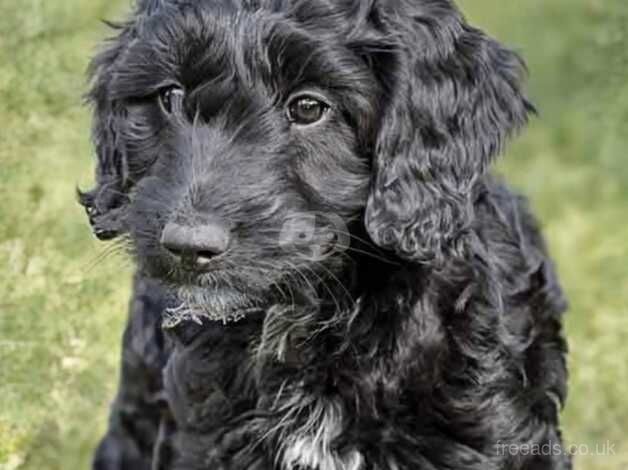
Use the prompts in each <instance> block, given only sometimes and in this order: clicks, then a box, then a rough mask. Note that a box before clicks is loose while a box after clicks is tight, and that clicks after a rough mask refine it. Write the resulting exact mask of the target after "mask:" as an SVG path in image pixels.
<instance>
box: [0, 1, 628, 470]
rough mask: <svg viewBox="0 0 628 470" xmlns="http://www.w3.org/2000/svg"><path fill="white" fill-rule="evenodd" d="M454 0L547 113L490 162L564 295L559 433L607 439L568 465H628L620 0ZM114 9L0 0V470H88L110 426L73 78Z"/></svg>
mask: <svg viewBox="0 0 628 470" xmlns="http://www.w3.org/2000/svg"><path fill="white" fill-rule="evenodd" d="M460 4H461V7H462V8H463V9H464V11H465V12H466V13H467V15H468V16H469V18H470V19H471V20H472V21H473V22H474V23H476V24H479V25H480V26H482V27H483V28H485V29H487V30H488V31H489V32H490V33H492V34H493V35H494V36H497V37H498V38H499V39H501V40H502V41H504V42H506V43H508V44H510V45H511V46H513V47H515V48H517V49H518V50H520V51H521V53H522V54H523V55H524V56H525V57H526V59H527V61H528V63H529V68H530V72H531V78H530V84H529V87H530V92H531V96H532V97H533V98H534V100H535V101H536V102H537V104H538V105H539V108H540V110H541V115H540V117H539V118H538V119H536V120H535V121H534V122H533V123H532V125H531V126H530V128H529V129H528V130H527V132H526V133H525V134H524V135H523V136H522V137H521V138H519V139H518V140H517V141H516V142H515V143H514V144H513V145H512V146H511V147H510V149H509V152H508V154H507V156H506V158H504V159H503V163H501V168H500V170H501V171H502V172H503V173H505V174H506V175H507V177H508V178H509V180H510V181H511V182H512V183H513V184H514V185H515V186H516V187H518V188H519V189H520V190H522V191H523V192H525V193H526V194H527V195H529V197H530V198H531V200H532V202H533V205H534V207H535V209H536V210H537V212H538V214H539V216H540V218H541V220H542V221H543V225H544V229H545V232H546V234H547V236H548V238H549V241H550V245H551V249H552V252H553V254H554V256H555V258H556V260H557V262H558V266H559V270H560V273H561V276H562V279H563V282H564V285H565V287H566V290H567V292H568V295H569V298H570V300H571V310H570V312H569V314H568V316H567V319H566V322H567V330H568V333H569V340H570V344H571V355H570V367H571V388H570V399H569V404H568V406H567V409H566V410H565V413H564V427H565V432H566V436H567V439H568V441H569V442H570V443H573V444H587V445H589V446H590V451H592V452H595V451H596V449H595V447H594V446H595V445H596V444H598V445H602V444H603V443H605V442H606V441H610V442H611V443H612V444H613V445H614V448H613V452H608V453H607V454H609V455H588V456H586V455H583V456H579V457H578V458H577V461H576V462H577V464H576V468H580V469H583V470H606V469H609V470H610V469H613V470H615V469H628V224H627V223H626V217H627V216H628V165H627V164H626V162H625V159H626V149H627V148H628V80H627V75H628V52H627V49H628V2H626V1H625V0H520V1H514V0H511V1H505V0H461V1H460ZM125 8H126V0H0V469H2V470H16V469H33V470H74V469H81V468H87V467H88V465H89V458H90V453H91V451H92V448H93V446H94V444H95V442H96V440H97V439H98V437H99V436H100V435H101V433H102V432H103V430H104V428H105V424H106V413H107V406H108V403H109V401H110V399H111V398H112V396H113V394H114V390H115V386H116V381H117V373H118V369H117V364H118V355H119V346H120V342H119V338H120V335H121V331H122V327H123V324H124V320H125V314H126V302H127V299H128V295H129V278H130V266H129V262H128V261H125V260H124V258H121V257H116V256H107V253H106V248H103V246H101V245H99V244H97V243H96V242H95V241H93V240H92V238H91V236H90V232H89V229H88V227H87V225H86V221H85V217H84V216H83V213H82V211H81V209H80V208H79V207H78V206H77V205H76V204H75V203H74V199H73V198H74V186H75V184H77V183H80V184H83V185H85V186H87V185H89V183H90V181H91V172H92V161H91V159H90V155H91V149H90V144H89V140H88V133H89V116H88V111H87V110H86V109H85V108H84V107H83V106H82V104H81V94H82V92H83V91H84V90H85V81H84V75H83V71H84V69H85V66H86V61H87V60H88V58H89V56H90V55H91V53H92V51H93V49H94V47H95V44H96V43H97V41H98V40H99V39H100V38H102V37H104V36H105V35H106V34H108V32H107V31H106V29H105V27H104V26H102V25H101V24H100V23H99V21H98V20H99V19H100V18H109V19H115V18H120V17H121V15H122V14H123V12H124V11H125ZM598 450H602V449H601V448H600V449H598ZM613 454H614V455H613Z"/></svg>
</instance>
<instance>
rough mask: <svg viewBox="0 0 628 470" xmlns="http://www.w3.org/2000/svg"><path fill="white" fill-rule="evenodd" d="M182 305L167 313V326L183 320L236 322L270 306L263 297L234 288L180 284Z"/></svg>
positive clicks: (165, 325) (179, 292) (179, 301)
mask: <svg viewBox="0 0 628 470" xmlns="http://www.w3.org/2000/svg"><path fill="white" fill-rule="evenodd" d="M177 299H178V306H176V307H174V308H170V309H168V310H167V312H166V318H165V320H164V327H166V328H169V327H174V326H176V325H177V324H179V323H181V322H182V321H194V322H196V323H199V324H202V323H203V321H204V320H205V321H212V322H222V323H224V324H228V323H236V322H240V321H242V320H244V319H245V318H247V317H248V316H250V315H253V314H256V313H261V312H263V311H264V310H265V308H266V307H267V306H266V305H265V304H264V302H263V301H262V300H261V298H260V297H258V296H255V295H252V294H247V293H243V292H242V291H239V290H237V289H233V288H231V287H198V286H191V285H186V286H180V287H178V288H177Z"/></svg>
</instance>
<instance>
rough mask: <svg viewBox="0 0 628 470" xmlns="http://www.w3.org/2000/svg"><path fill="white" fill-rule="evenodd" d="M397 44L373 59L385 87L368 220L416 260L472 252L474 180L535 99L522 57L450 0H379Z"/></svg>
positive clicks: (381, 16) (379, 238) (377, 235)
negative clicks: (468, 242)
mask: <svg viewBox="0 0 628 470" xmlns="http://www.w3.org/2000/svg"><path fill="white" fill-rule="evenodd" d="M371 18H372V22H373V23H375V24H376V26H377V27H378V29H380V30H381V31H383V32H384V34H385V35H386V36H388V37H389V38H391V39H390V41H391V42H392V44H389V46H388V51H385V52H383V53H382V52H381V51H380V52H379V53H378V55H379V58H378V59H377V60H375V61H372V62H373V63H374V64H375V65H374V67H376V72H377V73H378V74H379V76H380V77H381V80H382V82H383V84H384V87H385V89H386V90H387V96H386V98H385V99H384V103H383V106H384V113H383V117H382V121H381V123H380V129H379V132H378V134H377V136H376V145H375V161H374V172H375V174H374V180H373V187H372V191H371V194H370V197H369V201H368V204H367V207H366V217H365V219H366V228H367V230H368V232H369V234H370V236H371V238H372V239H373V241H374V242H376V243H377V244H378V245H379V246H381V247H383V248H386V249H389V250H392V251H394V252H395V253H396V254H397V255H398V256H400V257H402V258H404V259H407V260H410V261H415V262H420V263H425V264H431V265H441V264H442V263H443V262H444V261H446V260H447V259H449V258H450V257H451V256H461V257H463V256H465V238H466V237H465V234H466V233H468V230H469V226H470V223H471V221H472V219H473V201H472V188H473V186H474V183H475V182H476V181H477V180H478V178H479V177H480V176H481V175H482V174H483V173H484V172H485V171H486V170H487V167H488V166H489V164H490V163H491V160H492V158H493V157H494V156H495V155H497V154H498V153H499V152H500V151H501V149H502V147H503V144H504V141H505V140H506V139H507V137H508V136H509V135H510V134H512V133H513V132H514V131H515V130H517V129H518V128H520V127H521V126H522V125H524V124H525V123H526V121H527V116H528V113H529V112H530V111H533V107H532V105H531V104H530V103H529V102H528V101H527V99H526V98H525V96H524V95H523V93H522V89H521V86H522V85H521V84H522V79H523V78H524V76H525V66H524V64H523V62H522V60H521V59H520V58H519V57H518V56H517V55H516V54H515V53H513V52H512V51H510V50H508V49H506V48H504V47H503V46H501V45H500V44H499V43H497V42H496V41H494V40H492V39H491V38H489V37H487V36H486V35H485V34H484V33H482V32H481V31H479V30H477V29H475V28H473V27H471V26H469V25H468V24H466V23H465V21H464V19H463V17H462V15H461V14H460V13H459V11H458V10H457V9H456V7H455V6H454V5H453V3H452V2H450V1H449V0H395V1H394V2H393V1H389V0H375V1H374V6H373V11H372V12H371Z"/></svg>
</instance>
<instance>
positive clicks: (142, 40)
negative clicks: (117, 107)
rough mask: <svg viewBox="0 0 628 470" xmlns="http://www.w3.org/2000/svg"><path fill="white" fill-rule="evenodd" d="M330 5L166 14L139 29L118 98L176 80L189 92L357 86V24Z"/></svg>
mask: <svg viewBox="0 0 628 470" xmlns="http://www.w3.org/2000/svg"><path fill="white" fill-rule="evenodd" d="M330 4H331V3H328V2H322V1H320V0H310V2H309V3H304V2H298V1H287V2H279V1H276V2H270V1H267V2H258V3H256V2H244V3H242V2H236V1H235V0H233V1H222V0H212V1H205V2H198V3H194V4H186V5H181V6H177V7H173V6H171V7H170V8H164V9H162V10H160V11H159V12H158V13H155V14H153V15H150V17H147V18H145V19H144V20H143V21H142V23H141V24H140V25H139V26H138V35H137V38H136V39H135V40H134V42H133V44H131V45H130V47H129V49H128V50H127V53H126V54H125V58H124V59H123V60H122V61H121V62H120V63H119V67H118V68H119V71H118V73H117V74H115V81H116V84H115V86H114V87H113V88H114V89H115V90H116V91H115V92H114V94H116V95H118V96H116V97H118V98H124V97H128V96H136V95H137V94H142V93H143V94H148V93H152V92H154V90H155V89H157V88H159V87H160V86H163V85H164V83H167V82H171V81H176V82H179V83H181V84H183V85H184V86H186V87H189V88H190V89H193V88H195V87H197V86H201V85H203V84H206V83H209V82H212V81H215V80H218V81H222V82H225V81H230V80H231V81H239V82H246V83H247V84H249V85H251V86H252V87H257V88H259V87H260V85H264V84H266V85H269V87H271V88H272V87H279V88H289V87H290V86H291V85H293V84H294V82H312V83H319V82H321V81H325V82H330V83H333V82H334V81H335V83H336V85H338V86H344V85H346V86H348V87H352V86H353V87H354V86H355V83H356V80H359V78H360V77H361V76H362V75H364V70H363V69H364V63H363V62H362V61H361V60H360V59H359V58H358V57H357V56H355V55H354V54H352V53H351V51H350V50H349V49H348V48H347V47H345V46H346V44H345V39H346V34H345V30H346V29H347V27H350V25H348V23H347V22H346V21H344V20H342V19H341V17H340V15H339V14H338V12H337V11H335V10H334V9H333V8H330V7H329V5H330ZM264 5H265V7H264ZM345 82H346V83H345ZM227 88H228V87H227Z"/></svg>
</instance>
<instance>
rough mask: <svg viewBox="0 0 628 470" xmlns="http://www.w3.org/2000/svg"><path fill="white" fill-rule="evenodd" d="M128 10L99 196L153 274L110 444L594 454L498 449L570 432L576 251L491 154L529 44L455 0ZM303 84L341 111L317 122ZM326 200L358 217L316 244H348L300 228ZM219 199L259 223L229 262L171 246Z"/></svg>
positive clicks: (496, 463) (102, 102)
mask: <svg viewBox="0 0 628 470" xmlns="http://www.w3.org/2000/svg"><path fill="white" fill-rule="evenodd" d="M115 27H116V28H117V31H118V32H117V35H116V36H115V37H114V38H112V39H111V40H110V41H109V43H108V45H107V47H106V48H105V49H104V50H103V51H102V52H100V53H99V54H98V55H97V56H96V58H95V59H94V61H93V63H92V67H91V73H92V76H93V84H92V89H91V91H90V93H89V100H90V102H91V103H92V104H93V106H94V141H95V147H96V152H97V156H98V169H97V186H96V188H95V189H94V190H92V191H90V192H87V193H81V194H80V200H81V202H82V203H83V204H84V205H85V206H86V207H87V208H88V213H89V216H90V220H91V221H92V224H93V226H94V230H95V232H96V234H97V235H98V236H99V237H100V238H103V239H105V238H114V237H116V236H119V235H124V237H125V239H126V240H127V241H128V244H129V247H130V250H131V252H132V253H133V254H134V256H135V259H136V261H137V264H138V269H139V271H138V272H139V274H138V277H137V279H136V291H135V292H136V293H135V298H136V302H135V304H134V305H135V307H134V309H133V311H132V321H131V323H130V326H129V329H128V332H127V336H126V339H125V351H126V352H125V358H126V359H127V360H125V361H124V362H123V377H122V381H121V385H120V386H121V390H120V394H119V397H118V399H117V401H116V403H115V405H114V408H113V411H112V420H111V427H110V430H109V432H108V434H107V436H106V437H105V439H104V440H103V443H102V444H101V447H100V448H99V451H98V453H97V456H96V459H95V468H98V469H134V470H135V469H143V468H159V469H161V468H164V469H165V468H178V469H186V470H193V469H199V470H200V469H203V470H208V469H212V470H214V469H225V470H227V469H250V470H255V469H259V470H266V469H280V470H289V469H313V470H402V469H413V470H414V469H425V470H435V469H463V468H464V469H466V470H471V469H477V470H506V469H507V470H516V469H521V470H541V469H548V470H549V469H553V470H557V469H560V470H564V469H569V468H570V461H569V457H568V456H567V455H566V454H565V453H557V452H554V453H553V454H552V455H526V454H524V453H520V454H513V453H508V452H503V451H500V449H502V450H503V449H506V448H510V447H508V446H510V445H515V446H516V445H535V444H536V445H539V446H541V445H543V444H552V445H553V446H554V447H553V448H554V449H556V446H557V445H558V446H560V443H561V437H560V431H559V418H558V415H559V411H560V409H559V408H560V407H561V406H562V404H563V403H564V400H565V397H566V374H567V373H566V366H565V352H566V344H565V341H564V339H563V337H562V332H561V331H562V330H561V316H562V313H563V311H564V310H565V307H566V304H565V301H564V298H563V294H562V292H561V289H560V286H559V284H558V281H557V279H556V274H555V272H554V267H553V265H552V262H551V260H550V259H549V258H548V255H547V252H546V248H545V245H544V242H543V240H542V237H541V235H540V233H539V229H538V227H537V224H536V222H535V220H534V218H533V217H532V216H531V215H530V212H529V210H528V208H527V204H526V202H525V200H523V199H522V198H521V197H519V196H517V195H515V194H513V192H512V191H511V190H509V189H508V188H507V187H506V186H505V185H504V184H503V183H501V182H500V181H498V180H496V179H495V178H494V177H493V176H491V175H490V173H489V167H490V164H491V162H492V160H493V159H494V158H495V157H496V156H497V155H498V154H499V153H500V152H501V150H502V149H503V147H504V144H505V141H506V140H507V139H508V137H509V136H511V135H513V134H514V133H515V132H516V131H517V130H518V129H520V128H521V127H522V126H523V125H525V123H526V121H527V119H528V115H529V113H530V112H532V111H533V110H534V109H533V107H532V105H531V104H530V102H529V101H528V100H527V98H526V97H525V95H524V93H523V91H522V81H523V78H524V76H525V67H524V64H523V62H522V60H521V59H520V58H519V57H518V56H517V55H516V54H515V53H513V52H512V51H510V50H509V49H507V48H505V47H504V46H502V45H500V44H499V43H498V42H496V41H495V40H493V39H491V38H489V37H488V36H486V35H485V34H484V33H483V32H481V31H479V30H477V29H475V28H473V27H472V26H470V25H468V24H467V23H466V21H465V19H464V18H463V16H462V15H461V13H460V12H459V11H458V10H457V9H456V7H455V5H454V4H453V3H452V2H451V1H450V0H396V1H392V0H390V1H387V0H333V1H332V0H197V1H182V0H181V1H179V0H144V1H141V2H139V3H138V5H137V8H136V11H135V13H134V15H133V16H132V18H131V19H130V20H129V21H128V22H125V23H123V24H119V25H115ZM172 84H177V85H179V86H181V87H182V88H183V89H184V90H185V92H186V96H185V100H184V101H183V102H182V103H180V104H179V105H177V106H176V107H175V109H174V111H173V115H172V116H169V117H167V118H166V117H165V116H164V115H163V111H162V110H161V109H160V107H159V105H158V99H157V98H156V97H157V96H158V94H159V92H160V90H161V89H162V88H163V87H164V86H170V85H172ZM304 89H305V90H310V91H313V92H316V93H319V94H322V95H323V96H325V99H326V100H327V101H328V103H330V111H329V115H328V116H327V118H326V119H325V121H324V122H323V123H321V124H318V125H316V126H315V127H312V128H310V129H306V130H303V129H301V130H299V129H294V128H293V126H291V125H290V124H289V123H288V122H287V120H286V118H285V111H284V110H285V106H286V103H287V102H288V100H289V98H290V96H291V95H292V94H293V93H294V92H295V90H304ZM302 214H319V215H320V214H323V217H322V218H323V219H326V220H327V221H330V220H336V219H332V215H333V217H337V218H338V219H339V220H342V221H343V223H344V224H345V226H346V229H345V228H342V229H339V228H338V227H337V226H335V225H334V224H333V223H328V224H322V225H321V226H317V227H316V230H313V231H312V232H311V233H309V238H308V239H307V244H308V248H309V249H312V250H313V252H316V253H326V252H327V250H328V248H329V246H328V244H329V240H337V239H338V237H339V236H347V237H348V239H349V241H350V244H349V246H348V247H346V249H344V250H342V251H338V252H331V254H329V256H323V257H320V258H318V257H317V258H313V257H308V256H303V252H302V251H300V250H299V247H298V246H297V245H298V244H297V243H289V244H288V245H287V246H284V245H282V244H281V243H279V241H280V237H281V236H282V227H285V224H286V221H294V220H297V221H298V220H299V217H300V216H301V215H302ZM325 214H331V215H329V216H327V215H325ZM217 216H218V217H221V218H222V219H224V220H227V221H228V222H229V226H230V230H231V234H232V236H233V237H234V239H235V245H234V246H233V247H232V248H231V249H230V250H229V251H228V252H227V253H225V254H224V255H222V256H219V257H217V258H215V259H213V260H212V265H211V269H210V270H208V271H205V272H202V273H199V272H195V271H191V270H189V269H185V268H184V267H182V266H181V265H180V264H178V263H177V261H176V260H174V259H172V257H169V256H168V254H167V253H166V252H165V251H164V249H163V247H162V246H161V245H160V235H161V233H162V230H163V229H164V226H165V225H166V223H168V222H169V221H173V220H174V221H178V222H181V223H184V224H186V225H190V226H194V225H195V224H201V223H204V221H206V220H208V218H210V217H217ZM319 218H320V217H319ZM290 226H292V225H290ZM301 248H302V247H301ZM153 279H155V280H156V281H155V280H153ZM157 281H158V282H159V284H156V282H157ZM146 299H148V300H150V301H145V300H146ZM138 302H139V304H138ZM138 305H139V307H138ZM164 316H165V318H166V323H165V326H166V328H165V331H166V338H164V337H162V336H161V335H162V333H161V331H159V328H158V324H159V323H160V322H161V318H163V317H164ZM136 318H142V319H144V320H145V322H144V323H142V324H141V326H139V327H137V326H134V325H136V324H137V321H136V320H133V319H136ZM147 329H148V330H149V331H151V332H152V333H151V334H150V335H148V336H146V335H145V332H146V331H147ZM134 336H139V337H141V338H143V339H144V340H145V341H146V343H147V344H148V345H152V346H151V347H149V348H139V350H138V348H137V344H136V343H134V342H133V339H132V338H133V337H134ZM154 349H156V350H158V351H159V357H160V358H161V359H160V360H155V355H154V354H152V355H150V356H149V357H146V356H145V355H143V353H142V351H153V350H154ZM138 351H139V352H138ZM128 353H130V354H131V357H134V358H135V360H134V361H130V362H129V361H128V357H129V355H128ZM166 360H167V365H166ZM162 368H164V374H163V383H162V379H161V375H160V374H161V369H162ZM143 371H146V372H144V373H143ZM147 374H148V375H147ZM147 377H148V378H147ZM162 388H163V391H164V392H165V395H164V396H162V395H159V393H160V392H159V391H160V390H162ZM155 393H157V394H158V395H159V396H158V398H155ZM164 398H165V401H164ZM143 422H145V423H146V424H145V426H140V425H139V424H140V423H143Z"/></svg>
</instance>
